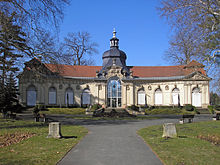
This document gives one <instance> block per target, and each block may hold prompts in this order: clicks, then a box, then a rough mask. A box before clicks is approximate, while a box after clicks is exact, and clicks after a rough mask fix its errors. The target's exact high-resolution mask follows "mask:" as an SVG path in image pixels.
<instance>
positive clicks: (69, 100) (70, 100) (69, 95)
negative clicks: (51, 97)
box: [65, 88, 74, 106]
mask: <svg viewBox="0 0 220 165" xmlns="http://www.w3.org/2000/svg"><path fill="white" fill-rule="evenodd" d="M65 103H66V105H67V106H69V105H73V104H74V95H73V89H72V88H67V89H66V93H65Z"/></svg>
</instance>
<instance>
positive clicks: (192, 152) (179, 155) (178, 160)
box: [138, 121, 220, 165]
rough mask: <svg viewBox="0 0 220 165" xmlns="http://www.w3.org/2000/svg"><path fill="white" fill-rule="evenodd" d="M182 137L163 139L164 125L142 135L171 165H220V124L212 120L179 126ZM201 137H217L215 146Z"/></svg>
mask: <svg viewBox="0 0 220 165" xmlns="http://www.w3.org/2000/svg"><path fill="white" fill-rule="evenodd" d="M176 128H177V134H178V138H173V139H171V138H169V139H165V138H162V132H163V128H162V126H152V127H147V128H143V129H141V130H139V131H138V134H139V135H140V136H141V137H142V138H143V139H144V141H145V142H147V143H148V144H149V145H150V146H151V148H152V149H153V150H154V151H155V152H156V153H157V155H158V156H159V157H160V159H161V160H162V161H163V162H164V163H165V164H167V165H185V164H187V165H188V164H199V165H209V164H210V165H219V164H220V121H209V122H199V123H189V124H183V125H176ZM198 136H201V137H205V139H208V138H207V137H213V138H212V141H215V142H216V141H218V145H214V144H212V143H211V142H209V141H207V140H202V139H200V138H198Z"/></svg>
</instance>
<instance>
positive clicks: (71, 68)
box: [45, 64, 102, 77]
mask: <svg viewBox="0 0 220 165" xmlns="http://www.w3.org/2000/svg"><path fill="white" fill-rule="evenodd" d="M45 66H46V67H47V68H48V69H49V70H50V71H52V72H57V73H59V74H60V75H61V76H66V77H96V71H99V70H101V68H102V67H101V66H84V65H61V64H45Z"/></svg>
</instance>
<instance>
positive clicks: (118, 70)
mask: <svg viewBox="0 0 220 165" xmlns="http://www.w3.org/2000/svg"><path fill="white" fill-rule="evenodd" d="M122 70H123V68H122V67H120V66H111V67H108V70H107V71H106V73H107V74H106V76H105V77H106V78H110V77H115V76H116V77H119V78H122V77H124V76H123V74H122Z"/></svg>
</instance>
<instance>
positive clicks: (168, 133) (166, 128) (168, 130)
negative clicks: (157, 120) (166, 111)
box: [162, 123, 177, 138]
mask: <svg viewBox="0 0 220 165" xmlns="http://www.w3.org/2000/svg"><path fill="white" fill-rule="evenodd" d="M162 137H166V138H175V137H177V133H176V126H175V124H174V123H165V124H164V125H163V136H162Z"/></svg>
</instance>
